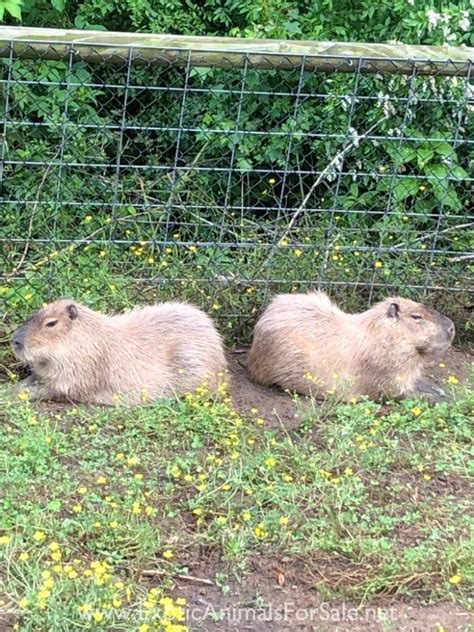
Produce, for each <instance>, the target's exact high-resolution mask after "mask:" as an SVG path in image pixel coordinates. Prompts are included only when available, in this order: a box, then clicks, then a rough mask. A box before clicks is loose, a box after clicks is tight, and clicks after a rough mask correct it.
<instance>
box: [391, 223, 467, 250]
mask: <svg viewBox="0 0 474 632" xmlns="http://www.w3.org/2000/svg"><path fill="white" fill-rule="evenodd" d="M471 226H474V222H467V224H457V225H456V226H450V227H449V228H444V229H443V230H439V231H438V235H445V234H446V233H451V232H452V231H453V230H460V229H461V228H470V227H471ZM432 237H433V233H427V234H426V235H421V236H420V237H417V238H416V239H417V241H426V240H427V239H431V238H432ZM403 246H405V244H404V243H399V244H395V245H394V246H392V248H402V247H403Z"/></svg>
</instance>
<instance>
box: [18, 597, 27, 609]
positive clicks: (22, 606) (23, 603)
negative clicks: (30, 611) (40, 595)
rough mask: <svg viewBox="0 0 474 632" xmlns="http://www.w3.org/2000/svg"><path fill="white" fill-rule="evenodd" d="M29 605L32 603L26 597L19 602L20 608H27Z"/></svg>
mask: <svg viewBox="0 0 474 632" xmlns="http://www.w3.org/2000/svg"><path fill="white" fill-rule="evenodd" d="M29 603H30V602H29V601H28V599H26V597H23V599H20V601H19V602H18V605H19V606H20V608H26V606H27V605H28V604H29Z"/></svg>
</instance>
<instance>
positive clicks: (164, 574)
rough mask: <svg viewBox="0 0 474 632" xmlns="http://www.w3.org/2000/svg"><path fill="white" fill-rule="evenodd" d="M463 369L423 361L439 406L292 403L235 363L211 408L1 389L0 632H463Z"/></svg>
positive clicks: (468, 401)
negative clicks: (51, 399)
mask: <svg viewBox="0 0 474 632" xmlns="http://www.w3.org/2000/svg"><path fill="white" fill-rule="evenodd" d="M240 351H242V352H240ZM472 359H473V358H472V356H471V355H470V354H469V353H467V352H461V351H452V352H451V353H450V354H449V355H448V356H447V357H446V358H444V359H443V361H442V362H436V363H434V364H433V365H432V366H431V367H430V369H429V373H430V374H431V375H432V376H433V379H434V380H435V381H436V382H437V383H439V384H441V385H443V386H444V387H446V388H449V389H451V388H452V389H453V390H452V399H451V400H450V402H449V403H448V404H446V403H442V404H439V405H436V406H430V405H428V404H426V403H423V402H416V401H411V402H410V401H407V402H401V403H391V404H385V405H383V406H381V405H378V404H374V403H370V402H366V403H364V402H362V403H358V404H348V405H339V404H336V403H335V402H326V403H325V404H320V403H318V402H315V401H311V400H308V401H304V400H301V399H300V400H295V399H293V398H291V397H290V396H289V395H287V394H285V393H283V392H281V391H279V390H278V389H267V388H264V387H260V386H258V385H255V384H253V383H252V382H250V381H249V380H248V378H247V375H246V372H245V369H244V368H243V367H244V365H245V352H244V350H237V351H236V352H235V353H232V354H230V356H229V361H230V366H231V373H232V380H231V382H230V386H229V394H228V395H227V394H224V401H223V402H214V403H213V402H210V401H209V400H208V399H207V396H206V393H197V394H195V395H192V396H190V397H189V398H188V399H186V400H185V401H183V402H178V403H176V402H174V403H173V402H162V403H157V404H156V405H155V406H153V407H147V406H143V407H139V408H136V409H133V410H125V409H120V408H117V409H105V410H104V409H98V408H92V407H89V408H88V407H79V408H78V407H74V406H60V405H57V404H45V405H34V404H33V405H32V404H30V403H29V402H28V401H26V400H24V399H22V398H20V399H15V397H14V396H13V395H12V392H11V389H10V388H8V387H7V386H5V387H4V388H3V390H1V391H0V403H1V404H2V407H1V408H2V412H0V418H1V420H2V425H3V429H4V431H3V432H2V433H0V453H1V454H3V455H5V457H4V460H3V461H1V462H0V471H1V472H2V479H3V482H2V485H1V487H0V515H1V522H0V592H1V594H2V595H3V597H2V596H1V595H0V630H1V631H2V632H3V630H10V629H13V627H14V626H15V625H16V626H18V627H17V629H19V630H22V631H23V630H24V631H25V632H26V631H30V630H31V631H33V630H34V631H35V632H37V631H41V630H45V631H46V630H48V631H49V630H54V631H56V630H58V631H61V632H62V631H63V630H66V629H67V630H68V631H69V630H73V629H93V630H95V629H97V630H140V632H147V631H148V630H150V631H151V630H155V629H156V630H170V631H171V632H180V630H181V629H182V628H180V626H182V625H184V621H183V617H187V624H188V626H189V629H190V630H191V631H194V630H195V631H196V632H199V631H201V632H204V631H205V630H206V631H209V632H213V631H216V632H218V631H219V632H225V631H226V630H239V631H240V630H250V631H252V630H253V631H255V632H264V631H265V632H267V631H268V632H277V631H278V632H280V631H284V630H293V629H297V630H302V631H303V630H308V631H309V630H318V631H320V632H324V631H326V630H328V631H329V630H331V631H333V630H341V631H345V630H351V631H352V630H354V631H358V630H370V631H372V630H380V631H381V632H389V631H395V630H397V632H398V630H406V631H409V630H410V631H411V630H413V631H420V632H421V631H425V630H433V632H441V631H442V630H447V631H449V632H452V631H454V630H463V631H465V630H470V629H473V628H474V619H473V618H472V615H471V614H470V612H469V605H470V595H471V589H470V580H471V579H472V577H471V575H470V573H471V570H470V567H471V561H472V546H471V544H470V543H469V528H470V527H471V528H472V521H471V520H470V518H469V506H470V504H471V500H472V496H471V494H470V491H469V472H468V467H469V458H470V457H469V453H470V448H471V445H472V428H471V425H472V414H473V410H474V408H473V399H472V382H471V381H470V380H471V371H470V366H471V362H472ZM440 365H441V366H440ZM2 463H3V465H2ZM2 601H3V604H2ZM2 607H3V612H2ZM2 617H3V618H2ZM173 626H174V627H173Z"/></svg>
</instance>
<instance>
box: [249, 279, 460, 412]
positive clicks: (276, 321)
mask: <svg viewBox="0 0 474 632" xmlns="http://www.w3.org/2000/svg"><path fill="white" fill-rule="evenodd" d="M453 337H454V324H453V323H452V321H451V320H450V319H449V318H447V317H446V316H443V315H442V314H440V313H439V312H437V311H435V310H434V309H431V308H429V307H426V306H425V305H422V304H421V303H415V302H414V301H411V300H409V299H406V298H401V297H399V296H395V297H392V298H387V299H385V300H383V301H381V302H380V303H377V304H376V305H374V306H373V307H371V308H370V309H368V310H367V311H365V312H363V313H361V314H347V313H345V312H343V311H342V310H341V309H339V307H337V305H335V304H334V303H333V302H332V301H331V300H330V299H329V297H328V296H327V295H326V294H324V293H323V292H311V293H308V294H281V295H279V296H276V297H275V298H274V299H273V301H272V302H271V303H270V304H269V306H268V307H267V308H266V310H265V311H264V313H263V315H262V316H261V318H260V319H259V320H258V322H257V324H256V326H255V330H254V338H253V344H252V348H251V349H250V352H249V356H248V365H247V366H248V370H249V372H250V374H251V376H252V377H253V378H254V379H255V380H256V381H258V382H260V383H262V384H267V385H270V384H275V385H279V386H281V387H282V388H284V389H290V390H292V391H297V392H299V393H302V394H305V395H306V394H313V395H314V396H317V397H321V396H325V395H327V394H328V393H334V394H335V395H336V396H337V397H340V398H341V399H345V400H350V399H352V398H359V397H361V396H363V395H367V396H368V397H370V398H371V399H379V398H390V397H394V398H398V397H416V396H424V397H426V398H427V399H432V400H436V399H439V397H440V396H442V395H443V392H442V391H441V390H439V389H437V388H436V387H434V386H432V385H430V384H429V382H427V381H426V380H424V379H423V378H422V374H423V369H424V364H425V360H426V359H429V358H431V357H433V356H436V355H437V354H441V353H443V352H445V351H446V350H447V349H448V348H449V346H450V344H451V341H452V340H453Z"/></svg>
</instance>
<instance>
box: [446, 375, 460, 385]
mask: <svg viewBox="0 0 474 632" xmlns="http://www.w3.org/2000/svg"><path fill="white" fill-rule="evenodd" d="M448 382H449V384H459V380H458V378H457V377H456V376H455V375H450V376H449V377H448Z"/></svg>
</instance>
